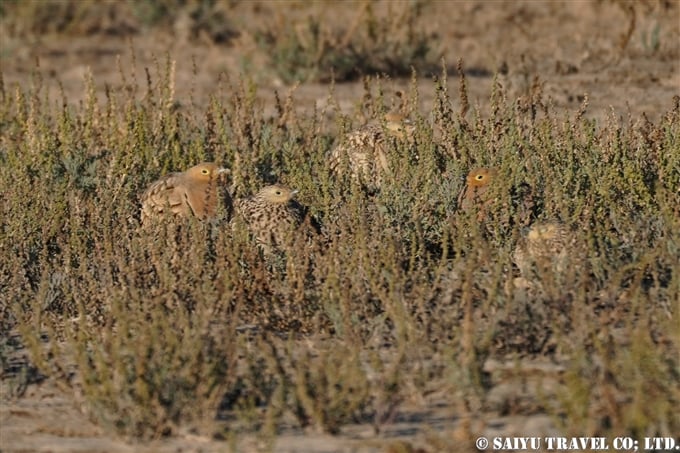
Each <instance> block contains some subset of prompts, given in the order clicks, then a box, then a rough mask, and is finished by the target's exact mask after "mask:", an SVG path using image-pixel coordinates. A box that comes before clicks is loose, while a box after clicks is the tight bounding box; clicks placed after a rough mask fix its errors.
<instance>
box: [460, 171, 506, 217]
mask: <svg viewBox="0 0 680 453" xmlns="http://www.w3.org/2000/svg"><path fill="white" fill-rule="evenodd" d="M497 175H498V171H497V170H496V169H495V168H475V169H473V170H471V171H470V172H469V173H468V174H467V176H466V177H465V186H464V187H463V190H461V191H460V195H458V209H459V210H463V211H469V210H470V209H471V208H473V207H477V208H480V207H482V206H483V205H485V204H488V203H489V202H490V201H492V200H490V199H489V197H488V195H487V192H488V190H489V187H491V184H493V181H494V179H495V178H496V176H497Z"/></svg>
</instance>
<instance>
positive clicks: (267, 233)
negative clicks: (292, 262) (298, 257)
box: [234, 184, 304, 252]
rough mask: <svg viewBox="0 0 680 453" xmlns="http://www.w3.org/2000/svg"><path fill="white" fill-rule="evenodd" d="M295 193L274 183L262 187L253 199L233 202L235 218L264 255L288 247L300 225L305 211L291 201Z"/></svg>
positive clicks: (295, 191) (293, 200)
mask: <svg viewBox="0 0 680 453" xmlns="http://www.w3.org/2000/svg"><path fill="white" fill-rule="evenodd" d="M296 194H297V190H292V189H290V188H289V187H286V186H283V185H280V184H275V185H271V186H266V187H264V188H263V189H261V190H260V191H259V192H258V193H256V194H255V195H253V196H252V197H248V198H240V199H237V200H236V201H235V203H234V207H235V210H236V215H237V216H238V217H239V218H240V219H242V220H243V222H244V223H245V225H246V226H247V228H248V230H249V231H250V233H251V234H252V236H253V237H254V238H255V240H256V242H257V243H258V245H260V247H261V248H262V249H263V250H264V251H265V252H271V251H272V250H274V249H279V248H281V247H282V246H284V245H285V244H287V243H288V241H289V239H290V237H291V234H292V233H293V232H294V231H295V230H296V229H297V228H298V227H299V226H300V225H301V224H302V221H303V219H304V212H303V208H302V206H301V205H300V204H299V203H297V202H296V201H295V199H294V198H295V195H296Z"/></svg>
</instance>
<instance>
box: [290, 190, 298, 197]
mask: <svg viewBox="0 0 680 453" xmlns="http://www.w3.org/2000/svg"><path fill="white" fill-rule="evenodd" d="M298 192H299V190H297V189H295V190H293V191H291V192H290V196H291V197H294V196H295V195H297V194H298Z"/></svg>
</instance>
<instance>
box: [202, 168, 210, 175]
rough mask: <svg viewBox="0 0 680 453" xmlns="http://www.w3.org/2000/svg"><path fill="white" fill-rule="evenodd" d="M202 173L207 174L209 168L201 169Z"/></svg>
mask: <svg viewBox="0 0 680 453" xmlns="http://www.w3.org/2000/svg"><path fill="white" fill-rule="evenodd" d="M201 173H203V174H204V175H207V174H208V173H209V172H208V170H207V169H205V168H204V169H203V170H201Z"/></svg>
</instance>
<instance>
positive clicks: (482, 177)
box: [475, 175, 484, 181]
mask: <svg viewBox="0 0 680 453" xmlns="http://www.w3.org/2000/svg"><path fill="white" fill-rule="evenodd" d="M475 179H476V180H477V181H481V180H482V179H484V175H477V176H475Z"/></svg>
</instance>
